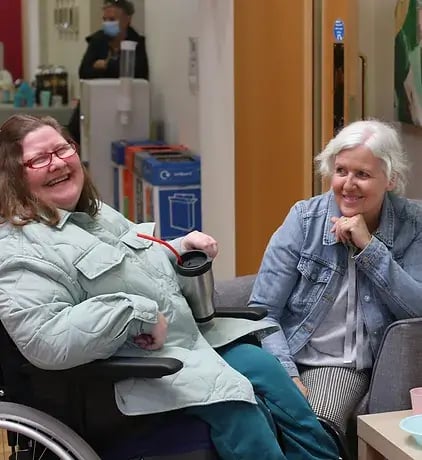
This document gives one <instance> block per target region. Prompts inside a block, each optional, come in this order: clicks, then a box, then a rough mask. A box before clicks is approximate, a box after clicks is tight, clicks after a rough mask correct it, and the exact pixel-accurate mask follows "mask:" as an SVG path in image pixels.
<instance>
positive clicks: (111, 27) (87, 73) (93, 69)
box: [67, 0, 149, 144]
mask: <svg viewBox="0 0 422 460" xmlns="http://www.w3.org/2000/svg"><path fill="white" fill-rule="evenodd" d="M134 12H135V8H134V6H133V3H132V2H130V1H128V0H105V1H104V5H103V27H102V29H101V30H98V31H97V32H95V33H93V34H92V35H89V36H88V37H87V38H86V41H87V43H88V47H87V49H86V51H85V54H84V56H83V58H82V61H81V64H80V66H79V78H81V79H93V78H119V68H120V43H121V42H122V40H130V41H134V42H136V43H137V45H136V50H135V78H144V79H146V80H148V78H149V68H148V57H147V52H146V48H145V37H143V36H142V35H139V34H138V32H136V30H135V29H134V28H133V27H132V26H131V25H130V23H131V18H132V16H133V14H134ZM67 128H68V130H69V132H70V134H71V136H72V138H73V139H74V141H75V142H77V143H78V144H80V104H79V103H78V105H77V106H76V108H75V110H74V111H73V113H72V116H71V118H70V120H69V123H68V126H67Z"/></svg>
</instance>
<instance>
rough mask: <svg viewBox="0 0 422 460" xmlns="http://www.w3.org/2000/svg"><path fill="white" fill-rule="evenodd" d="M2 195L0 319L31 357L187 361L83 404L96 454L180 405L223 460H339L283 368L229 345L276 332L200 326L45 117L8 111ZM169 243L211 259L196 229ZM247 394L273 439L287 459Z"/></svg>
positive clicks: (49, 362)
mask: <svg viewBox="0 0 422 460" xmlns="http://www.w3.org/2000/svg"><path fill="white" fill-rule="evenodd" d="M0 195H1V196H2V200H1V202H0V215H1V216H2V224H1V225H0V245H1V249H0V304H1V305H2V308H1V309H0V319H1V321H2V323H3V325H4V327H5V329H6V330H7V332H8V334H9V335H10V337H11V338H12V339H13V341H14V343H15V344H16V346H17V348H18V349H19V350H20V352H21V354H23V355H24V356H25V358H26V359H27V360H29V361H30V362H31V363H32V364H34V365H35V366H38V367H41V368H44V369H51V370H59V369H66V368H71V367H74V366H78V365H81V364H83V363H87V362H90V361H93V360H96V359H105V358H107V357H110V356H112V355H120V356H139V357H173V358H178V359H180V360H182V361H183V368H182V369H181V370H180V371H179V372H178V373H177V374H175V375H174V376H171V377H169V378H162V379H152V380H153V382H151V380H148V379H134V380H127V381H122V382H118V383H117V384H116V386H115V392H116V399H115V402H114V401H108V402H107V401H104V400H98V401H97V400H95V399H91V400H90V406H91V407H94V410H93V411H92V412H94V415H96V416H97V419H98V423H99V424H100V425H97V433H96V436H95V435H93V440H94V441H95V439H96V443H94V446H96V445H98V444H100V445H104V443H105V442H107V441H108V440H110V439H116V438H117V439H120V436H119V433H125V434H126V435H127V434H128V432H131V434H134V430H135V433H136V432H137V431H139V430H140V427H141V426H142V425H145V421H144V420H143V418H142V417H140V419H136V417H137V416H138V415H139V416H142V415H146V414H158V413H163V412H168V411H173V410H186V411H187V412H188V414H190V415H192V416H195V417H199V418H201V419H202V420H203V421H205V422H206V423H207V424H208V425H209V426H210V432H211V439H212V440H213V443H214V445H215V447H216V449H217V451H218V453H219V456H220V458H221V459H223V460H235V459H243V460H249V459H250V460H256V459H261V460H278V459H279V460H283V459H284V460H285V459H290V460H338V453H337V449H336V446H335V444H334V442H333V440H332V439H331V438H330V437H329V436H328V435H327V433H326V432H325V430H324V429H323V427H322V425H321V424H320V423H319V422H318V420H317V418H316V417H315V414H314V413H313V412H312V410H311V408H310V406H309V404H308V403H307V402H306V401H305V399H304V398H303V397H302V395H301V393H300V391H299V390H298V389H297V387H296V386H295V385H294V383H293V382H292V381H291V379H290V377H289V376H288V374H287V373H286V371H285V370H284V368H283V366H281V365H280V363H279V362H278V361H277V360H276V359H275V358H274V357H273V356H271V355H270V354H269V353H267V352H266V351H264V350H263V349H262V348H260V347H258V346H254V345H251V344H247V343H239V342H236V340H237V339H238V338H241V337H244V336H246V335H249V334H254V333H259V334H264V335H265V334H268V333H271V332H273V331H274V330H275V329H278V326H277V327H274V326H273V325H270V326H269V328H268V327H267V324H266V323H265V322H259V321H248V320H245V319H235V318H214V320H213V322H212V323H211V324H209V325H205V326H204V327H199V326H198V325H197V324H196V323H195V320H194V318H193V316H192V312H191V310H190V308H189V305H188V303H187V302H186V299H185V298H184V296H183V294H182V292H181V288H180V286H179V282H178V277H177V275H176V272H175V269H174V264H175V260H174V259H175V258H174V257H170V255H171V254H169V253H170V251H168V252H166V250H165V249H163V246H162V245H160V244H157V243H152V242H151V241H150V240H149V239H148V238H140V237H139V235H138V232H141V233H144V234H145V233H147V232H149V233H151V231H152V228H153V227H152V225H151V224H150V223H146V224H139V225H137V224H134V223H132V222H130V221H128V220H127V219H126V218H125V217H124V216H123V215H122V214H120V213H119V212H117V211H115V210H113V209H112V208H110V207H109V206H107V205H105V204H104V203H101V202H100V201H99V197H98V195H97V193H96V190H95V187H94V185H93V183H92V181H91V179H90V178H89V175H88V173H87V171H86V169H85V168H84V166H83V165H82V164H81V161H80V158H79V156H78V155H77V154H76V146H75V144H74V143H73V142H72V139H71V138H70V137H69V136H68V135H67V134H66V132H65V131H64V130H63V129H62V128H61V127H60V125H58V123H57V122H56V121H55V120H54V119H52V118H49V117H46V118H43V119H38V118H35V117H31V116H29V115H20V116H18V115H15V116H12V117H11V118H9V119H8V120H7V121H6V122H5V123H4V124H3V125H2V126H1V127H0ZM172 244H173V245H174V246H176V247H177V248H178V249H179V251H186V250H190V249H194V248H197V249H202V250H204V251H205V252H207V254H208V255H209V256H210V257H215V256H216V254H217V250H218V247H217V242H216V241H215V240H214V238H212V237H210V236H209V235H206V234H204V233H201V232H191V233H189V234H187V235H186V236H184V237H183V238H181V239H179V240H175V241H173V242H172ZM208 326H210V327H208ZM214 347H215V348H214ZM251 356H252V358H251ZM95 390H96V392H97V391H99V389H98V388H96V389H95ZM256 394H259V395H260V398H261V399H262V400H263V401H264V402H265V403H266V405H267V407H268V410H269V411H270V412H271V414H272V416H273V418H274V421H275V423H276V424H277V425H278V426H279V427H280V428H281V430H282V434H283V444H284V452H283V451H282V450H281V448H280V446H279V443H278V440H277V437H276V435H275V433H274V431H273V430H272V428H271V426H270V423H269V421H268V419H267V418H266V416H265V415H264V412H263V411H261V408H260V407H259V406H258V405H257V399H256V398H257V396H255V395H256ZM93 398H94V396H93ZM98 399H99V398H98ZM109 399H110V398H109ZM113 403H114V404H113ZM110 405H111V407H110ZM116 405H117V407H118V409H119V410H117V408H116ZM123 414H125V415H123ZM137 422H138V423H137ZM90 442H91V439H90Z"/></svg>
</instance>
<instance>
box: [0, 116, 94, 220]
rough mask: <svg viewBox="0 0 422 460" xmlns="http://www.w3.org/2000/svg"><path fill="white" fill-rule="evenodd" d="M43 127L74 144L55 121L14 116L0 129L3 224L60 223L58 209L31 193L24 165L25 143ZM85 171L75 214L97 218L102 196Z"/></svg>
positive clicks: (0, 190) (0, 183) (0, 195)
mask: <svg viewBox="0 0 422 460" xmlns="http://www.w3.org/2000/svg"><path fill="white" fill-rule="evenodd" d="M43 126H51V127H52V128H54V129H55V130H56V131H57V132H58V133H59V134H60V135H61V136H62V137H63V138H64V139H65V140H66V141H67V142H69V143H73V144H75V143H74V141H73V140H72V138H71V136H70V134H69V133H68V132H67V130H66V129H65V128H63V127H62V126H61V125H60V124H59V123H58V122H57V120H55V119H54V118H52V117H40V118H38V117H33V116H31V115H12V116H11V117H10V118H8V119H7V120H6V121H5V122H4V123H3V124H2V125H1V126H0V197H1V199H0V216H1V220H2V221H3V222H10V223H12V224H13V225H17V226H22V225H25V224H27V223H28V222H32V221H37V222H44V223H46V224H47V225H51V226H54V225H56V224H57V223H58V222H59V219H60V217H59V213H58V210H57V208H56V207H54V206H51V205H49V204H47V203H45V202H43V201H41V200H40V199H39V198H37V197H36V196H34V195H33V194H32V193H31V191H30V189H29V186H28V183H27V181H26V178H25V169H24V166H23V164H22V157H23V149H22V141H23V139H24V138H25V136H26V135H27V134H29V133H31V132H32V131H35V130H36V129H39V128H42V127H43ZM82 170H83V174H84V185H83V188H82V192H81V196H80V198H79V201H78V203H77V205H76V208H75V211H80V212H86V213H87V214H89V215H90V216H92V217H94V216H95V215H96V214H97V213H98V210H99V204H100V198H99V194H98V192H97V190H96V188H95V186H94V184H93V182H92V180H91V178H90V177H89V174H88V171H87V170H86V168H85V166H84V165H82Z"/></svg>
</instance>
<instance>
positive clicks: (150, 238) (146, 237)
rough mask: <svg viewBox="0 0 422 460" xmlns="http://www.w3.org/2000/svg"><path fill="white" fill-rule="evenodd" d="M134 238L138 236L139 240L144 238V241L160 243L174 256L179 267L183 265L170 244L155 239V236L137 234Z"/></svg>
mask: <svg viewBox="0 0 422 460" xmlns="http://www.w3.org/2000/svg"><path fill="white" fill-rule="evenodd" d="M136 236H138V237H139V238H145V239H146V240H150V241H155V242H156V243H160V244H162V245H164V246H165V247H166V248H167V249H169V250H170V251H171V252H172V253H173V254H174V255H175V256H176V259H177V263H178V264H179V265H183V261H182V258H181V257H180V254H179V253H178V252H177V251H176V249H174V247H173V246H172V245H171V244H169V243H167V241H164V240H160V238H156V237H155V236H151V235H146V234H145V233H137V234H136Z"/></svg>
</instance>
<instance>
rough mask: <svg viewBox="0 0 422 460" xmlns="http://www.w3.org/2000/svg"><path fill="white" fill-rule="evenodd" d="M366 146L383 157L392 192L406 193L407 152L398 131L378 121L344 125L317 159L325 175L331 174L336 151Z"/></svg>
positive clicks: (321, 171) (322, 173) (361, 121)
mask: <svg viewBox="0 0 422 460" xmlns="http://www.w3.org/2000/svg"><path fill="white" fill-rule="evenodd" d="M359 146H365V147H367V148H368V149H369V150H370V151H371V152H372V153H373V154H374V156H376V157H378V158H380V159H381V160H382V162H383V165H384V168H383V169H384V172H385V174H386V176H387V178H388V180H394V188H393V190H392V191H393V192H395V193H396V194H398V195H404V192H405V189H406V183H407V172H408V170H409V165H408V160H407V155H406V153H405V151H404V149H403V146H402V144H401V141H400V139H399V135H398V133H397V131H396V130H395V129H394V128H393V127H392V126H390V125H388V124H387V123H383V122H381V121H378V120H360V121H355V122H353V123H350V124H349V125H347V126H345V127H344V128H343V129H342V130H341V131H339V133H338V134H337V135H336V136H335V137H334V138H333V139H331V140H330V142H328V144H327V146H326V147H325V149H324V150H323V151H322V152H321V153H320V154H319V155H318V156H317V157H316V158H315V161H316V162H317V163H319V172H320V174H321V175H322V176H323V177H331V176H332V175H333V172H334V160H335V157H336V155H337V154H339V153H340V152H341V151H343V150H346V149H353V148H355V147H359Z"/></svg>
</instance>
